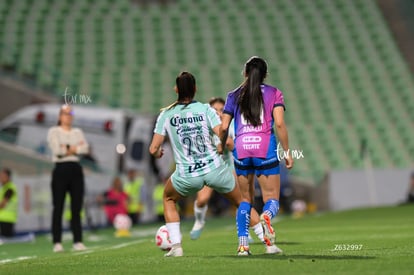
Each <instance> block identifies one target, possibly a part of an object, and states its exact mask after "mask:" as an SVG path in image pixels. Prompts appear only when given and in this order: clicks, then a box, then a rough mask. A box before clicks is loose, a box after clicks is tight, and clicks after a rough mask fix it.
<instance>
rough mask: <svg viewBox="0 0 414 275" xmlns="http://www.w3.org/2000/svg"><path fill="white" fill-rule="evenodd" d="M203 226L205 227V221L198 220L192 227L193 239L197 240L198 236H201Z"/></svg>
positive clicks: (191, 234) (191, 235)
mask: <svg viewBox="0 0 414 275" xmlns="http://www.w3.org/2000/svg"><path fill="white" fill-rule="evenodd" d="M203 228H204V223H201V222H197V221H196V222H195V223H194V226H193V229H191V232H190V238H191V239H192V240H197V239H198V238H200V236H201V232H202V231H203Z"/></svg>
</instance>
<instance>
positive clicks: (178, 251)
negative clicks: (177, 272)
mask: <svg viewBox="0 0 414 275" xmlns="http://www.w3.org/2000/svg"><path fill="white" fill-rule="evenodd" d="M183 255H184V252H183V248H182V247H181V246H174V245H173V247H171V249H170V251H168V253H166V254H165V255H164V257H181V256H183Z"/></svg>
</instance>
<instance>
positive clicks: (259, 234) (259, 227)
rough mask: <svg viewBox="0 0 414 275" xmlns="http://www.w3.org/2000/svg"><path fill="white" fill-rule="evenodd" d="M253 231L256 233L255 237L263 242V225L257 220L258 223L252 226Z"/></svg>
mask: <svg viewBox="0 0 414 275" xmlns="http://www.w3.org/2000/svg"><path fill="white" fill-rule="evenodd" d="M252 228H253V230H254V233H256V235H257V237H258V238H259V240H260V241H261V242H264V236H263V227H262V224H261V223H260V222H259V223H258V224H256V225H254V226H252Z"/></svg>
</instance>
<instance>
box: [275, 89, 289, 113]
mask: <svg viewBox="0 0 414 275" xmlns="http://www.w3.org/2000/svg"><path fill="white" fill-rule="evenodd" d="M278 106H282V107H283V110H286V107H285V99H284V98H283V93H282V91H280V90H279V89H276V93H275V101H274V104H273V108H275V107H278Z"/></svg>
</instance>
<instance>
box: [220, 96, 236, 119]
mask: <svg viewBox="0 0 414 275" xmlns="http://www.w3.org/2000/svg"><path fill="white" fill-rule="evenodd" d="M234 109H235V96H234V93H229V94H228V95H227V99H226V104H224V110H223V113H225V114H228V115H230V116H231V117H234Z"/></svg>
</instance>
